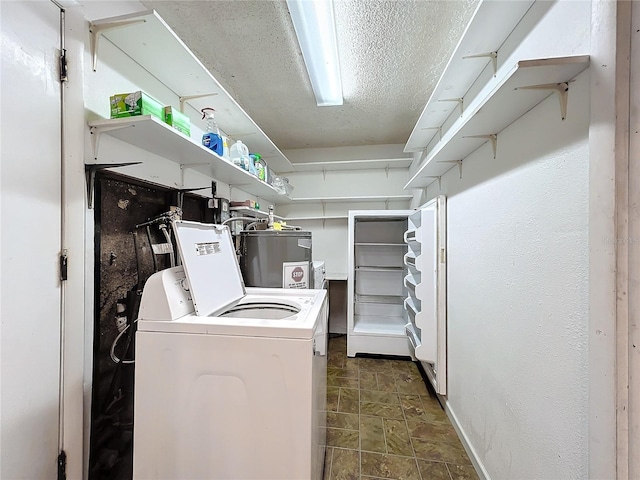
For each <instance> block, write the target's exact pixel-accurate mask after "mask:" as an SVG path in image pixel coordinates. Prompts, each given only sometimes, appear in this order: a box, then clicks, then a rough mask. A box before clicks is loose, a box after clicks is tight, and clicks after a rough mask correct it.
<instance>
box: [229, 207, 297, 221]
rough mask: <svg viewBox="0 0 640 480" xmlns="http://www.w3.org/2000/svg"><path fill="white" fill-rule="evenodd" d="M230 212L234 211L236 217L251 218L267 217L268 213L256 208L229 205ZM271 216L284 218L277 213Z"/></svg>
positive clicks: (278, 218) (277, 218) (279, 218)
mask: <svg viewBox="0 0 640 480" xmlns="http://www.w3.org/2000/svg"><path fill="white" fill-rule="evenodd" d="M229 211H230V212H236V213H237V214H238V217H252V218H268V217H269V213H268V212H263V211H262V210H256V209H255V208H249V207H229ZM273 218H275V219H276V220H284V218H283V217H280V216H278V215H274V216H273Z"/></svg>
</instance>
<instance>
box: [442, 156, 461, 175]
mask: <svg viewBox="0 0 640 480" xmlns="http://www.w3.org/2000/svg"><path fill="white" fill-rule="evenodd" d="M438 163H457V164H458V168H459V169H460V178H461V179H462V160H439V161H438ZM438 178H440V177H438Z"/></svg>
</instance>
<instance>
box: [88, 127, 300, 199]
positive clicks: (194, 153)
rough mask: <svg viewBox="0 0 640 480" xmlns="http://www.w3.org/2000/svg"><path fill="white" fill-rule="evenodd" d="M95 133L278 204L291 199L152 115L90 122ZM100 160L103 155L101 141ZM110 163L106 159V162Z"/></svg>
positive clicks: (97, 154)
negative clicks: (115, 139)
mask: <svg viewBox="0 0 640 480" xmlns="http://www.w3.org/2000/svg"><path fill="white" fill-rule="evenodd" d="M89 127H90V128H91V133H92V135H95V136H100V135H109V136H111V137H114V138H117V139H118V140H121V141H123V142H126V143H128V144H130V145H133V146H135V147H138V148H140V149H142V150H145V151H147V152H151V153H153V154H155V155H158V156H160V157H163V158H167V159H169V160H172V161H174V162H176V163H178V164H180V165H185V166H188V167H189V168H194V169H196V170H198V171H199V172H202V173H204V174H206V175H210V176H211V177H213V178H215V179H216V180H219V181H221V182H224V183H228V184H229V185H231V186H233V187H238V188H239V189H241V190H244V191H245V192H247V193H250V194H252V195H255V196H257V197H260V198H263V199H265V200H268V201H271V202H274V203H276V204H277V203H283V202H288V201H289V199H288V197H287V196H286V195H283V194H280V193H278V192H277V191H276V190H275V189H274V188H273V187H272V186H271V185H269V184H267V183H265V182H263V181H262V180H260V179H258V178H257V177H256V176H255V175H252V174H250V173H249V172H247V171H246V170H243V169H242V168H240V167H237V166H236V165H234V164H233V163H230V162H228V161H226V160H225V159H224V158H222V157H220V156H218V155H216V154H215V153H214V152H213V151H211V150H209V149H208V148H206V147H203V146H202V145H200V144H199V143H195V142H194V141H193V140H191V138H189V137H187V136H186V135H184V134H183V133H181V132H179V131H178V130H176V129H175V128H173V127H171V126H169V125H167V124H166V123H164V122H163V121H161V120H158V119H157V118H156V117H153V116H151V115H141V116H136V117H128V118H113V119H110V120H97V121H94V122H89ZM95 141H96V144H97V151H96V159H99V158H100V141H99V138H96V139H95ZM102 163H106V162H102Z"/></svg>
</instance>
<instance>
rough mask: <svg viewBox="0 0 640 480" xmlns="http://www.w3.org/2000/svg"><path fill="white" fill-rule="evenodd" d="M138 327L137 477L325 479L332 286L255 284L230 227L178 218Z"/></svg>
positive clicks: (166, 479)
mask: <svg viewBox="0 0 640 480" xmlns="http://www.w3.org/2000/svg"><path fill="white" fill-rule="evenodd" d="M174 231H175V232H176V238H177V243H178V246H179V250H180V253H181V256H182V261H183V266H182V267H174V268H170V269H167V270H163V271H161V272H158V273H156V274H154V275H152V276H151V277H150V278H149V280H148V281H147V283H146V285H145V288H144V292H143V295H142V302H141V306H140V314H139V319H138V332H137V334H136V371H135V403H134V439H133V442H134V448H133V478H134V479H135V480H143V479H144V480H149V479H162V480H169V479H174V480H184V479H204V478H206V479H242V480H245V479H265V478H269V479H276V478H277V479H296V480H297V479H314V480H315V479H318V480H320V479H321V478H322V470H323V464H324V450H325V443H326V442H325V435H326V434H325V425H326V420H325V419H326V413H325V409H326V403H325V402H326V351H327V304H326V292H325V291H324V290H286V289H271V288H248V289H245V287H244V284H243V282H242V277H241V275H240V269H239V267H238V264H237V262H236V259H235V254H234V248H233V242H232V239H231V235H230V233H229V230H228V228H227V227H226V226H219V225H204V224H199V223H193V222H175V224H174Z"/></svg>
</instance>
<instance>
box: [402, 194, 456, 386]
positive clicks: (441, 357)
mask: <svg viewBox="0 0 640 480" xmlns="http://www.w3.org/2000/svg"><path fill="white" fill-rule="evenodd" d="M445 233H446V199H445V197H444V196H443V195H440V196H438V197H436V198H435V199H433V200H431V201H430V202H429V203H427V204H425V205H424V206H423V207H421V208H420V209H419V210H418V211H416V212H415V213H414V214H412V215H411V216H410V217H409V219H408V228H407V231H406V233H405V235H404V238H405V240H406V241H407V245H408V249H407V253H406V254H405V256H404V263H405V266H406V267H407V275H406V276H405V279H404V285H405V287H406V290H407V296H406V298H405V300H404V307H405V310H406V312H407V319H408V322H407V326H406V333H407V337H408V338H409V341H410V342H411V344H412V346H413V348H414V355H415V357H416V358H417V359H418V360H420V361H422V362H423V366H424V367H425V371H426V373H427V376H428V377H429V379H430V380H431V383H432V384H433V387H434V388H435V390H436V392H438V393H440V394H446V385H447V384H446V378H447V373H446V369H447V304H446V260H447V255H446V236H445Z"/></svg>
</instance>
